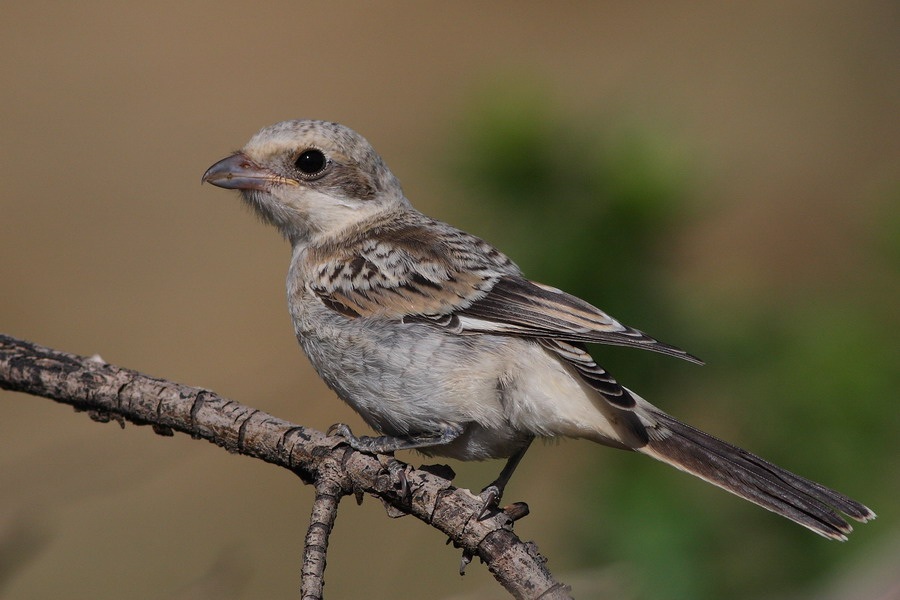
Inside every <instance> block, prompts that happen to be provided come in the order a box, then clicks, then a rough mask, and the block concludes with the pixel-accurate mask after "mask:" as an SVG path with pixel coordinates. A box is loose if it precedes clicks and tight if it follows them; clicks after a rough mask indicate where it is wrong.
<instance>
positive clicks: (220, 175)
mask: <svg viewBox="0 0 900 600" xmlns="http://www.w3.org/2000/svg"><path fill="white" fill-rule="evenodd" d="M200 181H201V183H202V182H208V183H211V184H213V185H215V186H218V187H220V188H226V189H229V190H259V191H266V190H269V189H271V187H272V185H273V184H277V183H286V184H288V185H297V182H296V181H294V180H293V179H288V178H286V177H282V176H281V175H278V174H277V173H273V172H272V171H270V170H269V169H266V168H265V167H261V166H259V165H258V164H256V163H255V162H253V161H252V160H250V159H249V158H247V157H246V156H245V155H244V154H242V153H240V152H238V153H237V154H232V155H231V156H229V157H228V158H223V159H222V160H220V161H219V162H217V163H216V164H214V165H213V166H211V167H210V168H208V169H207V170H206V173H204V174H203V179H201V180H200Z"/></svg>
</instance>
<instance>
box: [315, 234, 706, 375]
mask: <svg viewBox="0 0 900 600" xmlns="http://www.w3.org/2000/svg"><path fill="white" fill-rule="evenodd" d="M376 233H377V235H375V234H373V232H372V231H371V230H369V231H368V233H367V234H366V235H360V237H358V238H357V239H350V240H346V239H345V240H343V242H342V243H341V244H339V245H338V244H335V245H333V246H331V247H322V248H320V249H318V250H316V251H314V252H312V253H311V255H310V257H309V261H310V263H309V267H308V271H309V273H310V279H311V283H310V288H311V290H312V291H313V292H314V293H315V294H316V295H317V296H318V297H319V299H320V300H321V301H322V302H323V303H324V304H325V305H326V306H328V307H329V308H331V309H332V310H335V311H337V312H340V313H341V314H343V315H345V316H347V317H351V318H357V317H385V318H391V319H398V320H402V321H405V322H413V321H424V322H428V323H431V324H433V325H436V326H443V327H448V328H453V329H455V330H456V331H457V332H458V333H461V334H466V333H493V334H498V335H514V336H519V337H529V338H536V339H541V340H561V341H564V342H569V343H570V345H571V343H575V344H576V345H577V344H579V343H600V344H610V345H617V346H632V347H636V348H643V349H646V350H652V351H654V352H660V353H662V354H668V355H670V356H675V357H678V358H682V359H685V360H688V361H691V362H695V363H700V362H701V361H700V360H699V359H697V358H695V357H693V356H691V355H690V354H688V353H687V352H685V351H683V350H681V349H679V348H676V347H674V346H670V345H668V344H664V343H662V342H659V341H657V340H655V339H654V338H652V337H650V336H648V335H647V334H645V333H643V332H641V331H638V330H637V329H633V328H631V327H628V326H626V325H623V324H621V323H619V322H618V321H617V320H615V319H613V318H612V317H610V316H609V315H607V314H606V313H605V312H603V311H602V310H600V309H599V308H597V307H595V306H593V305H591V304H589V303H588V302H585V301H584V300H581V299H580V298H576V297H575V296H573V295H571V294H567V293H565V292H563V291H561V290H558V289H556V288H552V287H549V286H546V285H542V284H539V283H535V282H532V281H528V280H527V279H525V278H523V277H522V276H521V275H520V271H519V269H518V267H516V266H515V265H514V264H513V263H512V262H511V261H510V260H509V259H508V258H507V257H506V256H504V255H503V254H501V253H500V252H499V251H497V250H496V249H494V248H493V247H492V246H490V245H489V244H487V243H486V242H484V241H483V240H481V239H479V238H476V237H474V236H471V235H469V234H467V233H464V232H462V231H459V230H456V229H452V228H450V227H449V226H447V225H444V224H442V223H439V222H437V221H431V220H427V221H414V222H412V223H397V222H393V223H390V224H386V225H384V226H383V227H381V228H380V229H379V230H378V231H377V232H376ZM572 347H576V346H572ZM554 351H555V350H554ZM557 353H559V352H557ZM563 354H565V353H563ZM576 362H577V361H576Z"/></svg>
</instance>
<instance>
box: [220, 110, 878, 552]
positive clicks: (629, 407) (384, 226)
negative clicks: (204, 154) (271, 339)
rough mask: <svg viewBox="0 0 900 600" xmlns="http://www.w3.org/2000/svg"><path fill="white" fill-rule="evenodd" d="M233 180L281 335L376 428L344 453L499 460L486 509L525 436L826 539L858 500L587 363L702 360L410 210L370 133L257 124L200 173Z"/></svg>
mask: <svg viewBox="0 0 900 600" xmlns="http://www.w3.org/2000/svg"><path fill="white" fill-rule="evenodd" d="M202 182H208V183H210V184H212V185H214V186H218V187H220V188H225V189H230V190H238V191H239V192H240V195H241V198H242V199H243V201H244V202H245V203H246V204H247V205H249V206H250V207H251V208H252V210H253V211H254V212H255V213H256V214H257V215H258V216H259V217H260V218H261V219H262V220H263V221H264V222H266V223H268V224H270V225H273V226H274V227H275V228H276V229H277V230H278V231H279V232H280V233H281V235H282V236H283V237H284V238H285V239H286V240H287V241H288V242H289V243H290V245H291V249H292V253H291V263H290V268H289V270H288V276H287V300H288V308H289V312H290V315H291V320H292V323H293V328H294V333H295V334H296V337H297V339H298V341H299V344H300V346H301V348H302V349H303V351H304V352H305V354H306V356H307V357H308V359H309V361H310V362H311V363H312V366H313V367H314V368H315V370H316V371H317V373H318V374H319V376H320V377H321V378H322V379H323V380H324V381H325V383H326V384H327V385H328V386H329V387H330V388H331V389H332V390H333V391H334V392H335V393H336V394H337V396H338V397H339V398H340V399H342V400H343V401H344V402H346V403H347V404H349V405H350V406H351V407H352V408H353V409H354V410H355V411H356V412H357V413H358V414H359V415H360V416H361V417H362V419H363V420H364V421H365V422H366V423H367V424H368V425H369V426H370V427H372V428H373V429H374V430H375V431H376V432H378V434H379V435H377V436H359V437H357V436H355V435H354V434H353V433H352V431H351V430H350V429H349V427H347V426H346V425H342V424H338V425H335V426H334V427H332V429H331V430H330V433H333V434H336V435H339V436H341V437H343V438H344V439H345V440H346V442H347V443H348V444H349V445H350V446H351V447H353V448H354V449H356V450H359V451H363V452H369V453H372V454H379V455H381V454H390V453H393V452H395V451H398V450H418V451H419V452H421V453H423V454H425V455H426V456H442V457H449V458H454V459H459V460H463V461H467V460H485V459H506V463H505V466H504V467H503V469H502V471H501V473H500V475H499V476H498V477H497V479H496V480H495V481H493V482H492V483H491V484H490V485H488V486H487V487H485V488H484V490H482V492H481V498H482V499H483V506H482V510H481V512H480V514H479V515H478V518H485V517H486V516H487V515H489V514H492V511H494V510H496V508H497V505H498V503H499V501H500V498H501V497H502V495H503V492H504V489H505V487H506V484H507V483H508V481H509V479H510V477H511V476H512V474H513V472H514V471H515V469H516V467H517V466H518V464H519V462H520V461H521V459H522V457H523V456H524V454H525V452H526V451H527V450H528V448H529V446H530V445H531V443H532V441H533V440H534V439H536V438H542V439H546V438H550V439H553V438H579V439H587V440H591V441H594V442H597V443H599V444H602V445H605V446H610V447H613V448H618V449H623V450H629V451H634V452H638V453H640V454H645V455H647V456H650V457H652V458H654V459H657V460H659V461H662V462H664V463H667V464H669V465H671V466H673V467H675V468H677V469H680V470H682V471H686V472H688V473H690V474H693V475H695V476H697V477H699V478H701V479H703V480H705V481H707V482H709V483H711V484H713V485H716V486H718V487H720V488H723V489H725V490H727V491H729V492H731V493H733V494H736V495H737V496H739V497H741V498H744V499H746V500H749V501H750V502H753V503H755V504H757V505H759V506H761V507H763V508H765V509H768V510H770V511H772V512H774V513H777V514H779V515H782V516H784V517H787V518H788V519H790V520H792V521H794V522H796V523H798V524H800V525H802V526H804V527H806V528H808V529H810V530H812V531H813V532H815V533H817V534H819V535H821V536H824V537H826V538H830V539H834V540H841V541H843V540H846V539H847V534H849V533H850V532H851V531H852V527H851V525H850V524H849V523H848V521H847V519H846V518H845V516H846V517H849V518H850V519H854V520H856V521H859V522H866V521H869V520H871V519H873V518H875V513H874V512H872V511H871V510H870V509H869V508H868V507H866V506H865V505H863V504H861V503H859V502H857V501H855V500H852V499H851V498H849V497H847V496H845V495H844V494H841V493H839V492H837V491H834V490H832V489H829V488H828V487H825V486H824V485H821V484H819V483H816V482H814V481H811V480H809V479H806V478H803V477H801V476H799V475H795V474H793V473H791V472H789V471H787V470H785V469H782V468H781V467H778V466H776V465H774V464H772V463H771V462H768V461H766V460H764V459H762V458H760V457H758V456H756V455H754V454H752V453H750V452H748V451H747V450H744V449H742V448H739V447H737V446H734V445H732V444H729V443H727V442H725V441H722V440H720V439H718V438H716V437H713V436H712V435H710V434H707V433H705V432H703V431H700V430H699V429H696V428H694V427H692V426H690V425H687V424H685V423H682V422H681V421H678V420H677V419H675V418H674V417H672V416H670V415H669V414H667V413H666V412H664V411H663V410H661V409H660V408H657V407H656V406H654V405H653V404H651V403H650V402H648V401H647V400H645V399H644V398H642V397H641V396H639V395H638V394H637V393H636V392H634V391H632V390H631V389H629V388H627V387H625V386H624V385H622V384H621V383H619V381H617V380H616V379H615V378H614V377H613V376H612V375H611V374H610V373H609V372H607V371H606V370H605V369H604V368H603V367H601V366H600V365H598V364H597V362H596V361H595V360H594V358H593V357H592V356H591V354H589V352H588V349H587V344H589V343H599V344H609V345H615V346H626V347H631V348H638V349H644V350H650V351H653V352H657V353H661V354H664V355H669V356H672V357H676V358H679V359H683V360H687V361H689V362H693V363H701V361H700V360H699V359H697V358H696V357H694V356H693V355H691V354H688V353H687V352H685V351H684V350H681V349H679V348H677V347H675V346H671V345H669V344H666V343H663V342H661V341H658V340H656V339H654V338H653V337H650V336H649V335H647V334H645V333H643V332H642V331H639V330H637V329H634V328H632V327H629V326H627V325H624V324H622V323H621V322H619V321H618V320H616V319H615V318H613V317H611V316H610V315H608V314H607V313H605V312H603V311H602V310H601V309H599V308H597V307H595V306H593V305H592V304H590V303H589V302H586V301H585V300H582V299H580V298H578V297H576V296H573V295H571V294H568V293H566V292H564V291H562V290H559V289H557V288H554V287H552V286H549V285H545V284H542V283H538V282H535V281H531V280H529V279H527V278H526V277H525V276H524V275H523V273H522V271H521V269H520V268H519V267H518V266H517V265H516V264H515V263H514V262H513V261H512V260H511V259H509V258H508V257H507V256H506V255H505V254H503V253H502V252H500V251H499V250H497V249H496V248H494V247H493V246H492V245H490V244H489V243H488V242H486V241H484V240H482V239H480V238H478V237H476V236H474V235H471V234H469V233H466V232H464V231H461V230H460V229H457V228H455V227H452V226H451V225H448V224H446V223H443V222H441V221H439V220H436V219H433V218H431V217H428V216H426V215H424V214H423V213H421V212H419V211H418V210H416V209H415V208H413V205H412V204H411V203H410V201H409V200H408V199H407V198H406V196H405V195H404V192H403V190H402V188H401V186H400V182H399V180H398V179H397V177H395V176H394V174H393V173H392V172H391V171H390V169H389V168H388V167H387V165H386V164H385V162H384V161H383V160H382V158H381V157H380V156H379V155H378V153H377V152H376V151H375V150H374V148H373V147H372V145H371V144H370V143H369V142H368V141H367V140H366V139H365V138H364V137H363V136H361V135H360V134H358V133H357V132H355V131H354V130H352V129H350V128H348V127H346V126H344V125H341V124H339V123H334V122H329V121H321V120H308V119H304V120H289V121H282V122H280V123H276V124H274V125H271V126H268V127H264V128H263V129H261V130H260V131H259V132H258V133H256V134H255V135H254V136H253V137H252V138H251V139H250V140H249V141H248V142H247V143H246V144H245V145H244V147H243V148H242V149H241V150H239V151H238V152H235V153H233V154H231V155H230V156H227V157H226V158H224V159H222V160H220V161H219V162H217V163H215V164H214V165H212V166H211V167H210V168H209V169H208V170H207V171H206V172H205V173H204V174H203V177H202Z"/></svg>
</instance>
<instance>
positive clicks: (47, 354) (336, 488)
mask: <svg viewBox="0 0 900 600" xmlns="http://www.w3.org/2000/svg"><path fill="white" fill-rule="evenodd" d="M0 388H2V389H6V390H11V391H17V392H24V393H27V394H32V395H35V396H43V397H46V398H51V399H53V400H56V401H57V402H61V403H65V404H69V405H71V406H73V407H75V409H76V410H78V411H84V412H86V413H87V414H88V415H90V417H91V418H92V419H94V420H95V421H101V422H108V421H116V422H118V423H120V424H121V425H123V426H124V424H125V422H126V421H127V422H131V423H134V424H138V425H150V426H152V427H153V429H154V431H156V433H158V434H160V435H167V436H170V435H174V433H175V432H181V433H186V434H188V435H190V436H191V437H193V438H194V439H204V440H207V441H209V442H212V443H214V444H216V445H218V446H221V447H222V448H225V449H226V450H228V451H229V452H232V453H236V454H243V455H245V456H251V457H254V458H258V459H260V460H263V461H265V462H268V463H272V464H275V465H278V466H281V467H284V468H286V469H289V470H291V471H293V472H294V473H296V474H297V475H299V476H300V477H301V478H302V479H303V481H304V482H306V483H309V484H313V485H315V486H316V494H317V496H316V501H315V503H314V507H313V516H312V519H311V523H310V530H309V533H308V535H307V543H306V547H305V550H304V565H303V567H302V572H303V575H304V578H303V579H304V581H303V583H302V586H303V587H302V589H303V594H304V596H303V597H304V598H307V597H309V598H316V597H321V593H322V589H321V588H322V585H324V583H323V581H324V580H323V579H322V577H323V573H324V568H325V552H326V550H327V540H328V533H329V532H330V530H331V527H332V526H333V523H334V515H335V514H336V510H337V503H338V500H339V499H340V497H341V496H344V495H347V494H355V495H360V494H363V493H365V494H370V495H372V496H375V497H377V498H379V499H381V500H382V501H384V502H385V504H386V505H388V506H390V508H391V510H392V511H394V512H397V513H402V514H409V515H412V516H414V517H416V518H417V519H419V520H421V521H423V522H425V523H428V524H429V525H431V526H432V527H435V528H436V529H439V530H440V531H442V532H443V533H445V534H446V535H447V536H448V537H449V538H450V541H452V542H453V544H454V545H455V546H457V547H459V548H462V550H463V553H464V555H468V556H478V557H480V558H481V559H482V560H483V561H484V562H485V563H486V564H487V565H488V569H489V570H490V572H491V573H492V574H493V575H494V577H495V578H496V579H497V581H499V582H500V584H501V585H503V587H504V588H506V589H507V590H508V591H509V592H510V593H511V594H512V595H513V596H515V597H516V598H542V599H550V598H553V599H557V598H569V597H570V595H569V589H568V587H567V586H565V585H562V584H560V583H559V582H557V581H556V580H555V579H554V578H553V576H552V575H551V573H550V572H549V570H548V569H547V567H546V564H545V563H546V560H545V559H544V558H543V557H542V556H541V555H540V554H539V553H538V551H537V547H536V546H535V545H534V544H533V543H531V542H522V541H521V540H520V539H519V538H518V537H517V536H516V534H515V533H514V532H513V531H512V522H511V520H510V518H509V517H507V516H506V515H505V514H504V513H498V514H497V515H494V516H492V517H490V518H487V519H485V520H483V521H478V520H477V519H476V518H475V515H477V513H478V511H479V509H480V507H481V504H480V501H479V499H478V497H477V496H475V495H473V494H472V493H471V492H469V491H468V490H464V489H460V488H456V487H454V486H453V485H452V484H451V482H450V481H449V480H448V479H445V478H443V477H440V476H439V475H437V474H435V473H434V472H431V471H434V470H433V469H432V470H425V469H414V468H412V467H411V466H409V465H405V464H402V463H400V466H401V470H402V473H403V475H404V476H405V481H406V483H405V485H403V484H401V482H400V481H399V479H401V478H398V477H397V474H398V470H397V469H396V468H391V469H385V467H384V464H383V462H382V461H381V460H379V458H378V457H376V456H371V455H367V454H363V453H360V452H356V451H354V450H352V449H350V448H349V447H348V446H346V445H345V444H344V443H343V440H342V439H341V438H335V437H328V436H327V435H326V434H324V433H322V432H320V431H316V430H314V429H310V428H308V427H303V426H301V425H296V424H293V423H290V422H287V421H284V420H282V419H278V418H276V417H274V416H272V415H269V414H267V413H265V412H262V411H260V410H256V409H253V408H250V407H248V406H245V405H243V404H240V403H238V402H235V401H233V400H228V399H226V398H223V397H221V396H219V395H218V394H216V393H214V392H212V391H210V390H206V389H202V388H196V387H190V386H186V385H182V384H179V383H175V382H172V381H167V380H164V379H159V378H155V377H150V376H147V375H143V374H141V373H138V372H136V371H132V370H129V369H124V368H120V367H116V366H114V365H111V364H108V363H106V362H104V361H103V360H101V359H99V358H97V357H94V358H87V357H83V356H77V355H74V354H68V353H65V352H60V351H57V350H53V349H50V348H46V347H43V346H39V345H37V344H33V343H31V342H27V341H24V340H20V339H16V338H13V337H10V336H6V335H2V334H0ZM403 488H406V489H407V490H408V491H407V493H406V494H402V493H401V492H402V491H403ZM307 585H309V587H307ZM307 594H308V595H307ZM316 594H318V596H317V595H316Z"/></svg>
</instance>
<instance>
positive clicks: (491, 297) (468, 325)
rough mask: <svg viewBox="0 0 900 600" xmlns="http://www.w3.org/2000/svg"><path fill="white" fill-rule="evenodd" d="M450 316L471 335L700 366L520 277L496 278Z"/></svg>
mask: <svg viewBox="0 0 900 600" xmlns="http://www.w3.org/2000/svg"><path fill="white" fill-rule="evenodd" d="M456 316H457V318H458V319H459V320H460V323H461V327H462V328H463V329H464V330H467V331H472V332H476V331H477V332H482V333H500V334H512V335H520V336H525V337H534V338H546V339H557V340H563V341H567V342H593V343H599V344H609V345H613V346H631V347H635V348H643V349H645V350H652V351H654V352H660V353H662V354H668V355H670V356H675V357H677V358H682V359H684V360H687V361H690V362H693V363H698V364H701V363H702V361H701V360H700V359H698V358H696V357H694V356H692V355H690V354H688V353H687V352H685V351H684V350H681V349H680V348H676V347H675V346H670V345H669V344H664V343H662V342H660V341H658V340H656V339H654V338H652V337H650V336H649V335H647V334H645V333H643V332H642V331H638V330H637V329H634V328H632V327H628V326H627V325H623V324H622V323H619V322H618V321H617V320H615V319H613V318H612V317H610V316H609V315H608V314H606V313H605V312H603V311H602V310H600V309H599V308H597V307H596V306H593V305H592V304H589V303H588V302H585V301H584V300H582V299H581V298H577V297H575V296H573V295H571V294H567V293H565V292H563V291H561V290H558V289H556V288H552V287H549V286H546V285H542V284H540V283H535V282H533V281H528V280H527V279H523V278H522V277H515V276H512V277H511V276H505V277H501V278H500V279H499V280H498V281H497V282H496V283H495V284H494V286H493V287H492V288H491V290H490V292H489V293H487V294H485V295H484V296H483V297H481V298H479V299H477V300H476V301H474V302H472V303H471V304H470V305H469V306H466V307H465V308H463V309H461V310H459V311H457V312H456Z"/></svg>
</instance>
